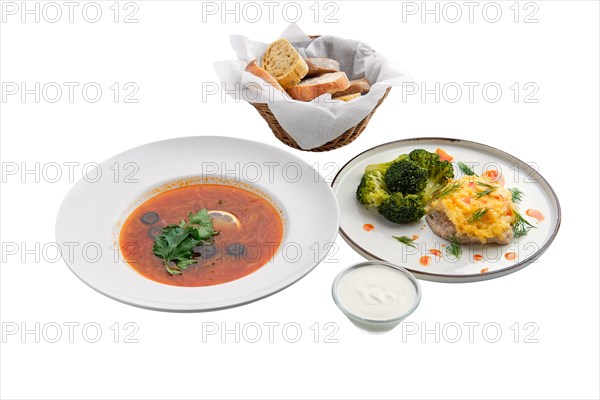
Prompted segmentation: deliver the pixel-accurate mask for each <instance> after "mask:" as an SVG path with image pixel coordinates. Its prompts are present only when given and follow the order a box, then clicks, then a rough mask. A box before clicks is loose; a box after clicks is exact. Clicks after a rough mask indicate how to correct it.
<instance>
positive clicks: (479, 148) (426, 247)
mask: <svg viewBox="0 0 600 400" xmlns="http://www.w3.org/2000/svg"><path fill="white" fill-rule="evenodd" d="M414 149H425V150H428V151H432V152H434V151H436V150H437V149H442V150H444V151H445V152H446V153H448V154H449V155H451V156H452V157H453V163H454V165H455V177H456V178H460V177H461V176H462V173H461V172H460V169H458V168H457V167H456V163H457V162H458V161H462V162H464V163H466V164H467V165H468V166H470V167H472V169H473V171H474V172H475V173H476V174H477V175H481V174H482V173H483V172H484V171H487V170H496V171H498V172H499V173H500V175H501V176H502V177H503V179H504V180H505V187H507V188H513V187H516V188H519V189H520V190H521V191H523V192H524V193H525V197H524V198H523V201H522V203H521V204H519V209H520V210H521V214H522V215H523V216H524V217H525V218H526V219H527V220H528V221H529V222H531V223H532V224H533V225H534V226H535V229H531V230H530V231H529V234H528V235H527V236H525V237H522V238H520V239H513V241H512V242H511V243H510V244H508V245H502V246H500V245H469V246H466V245H463V246H461V247H462V255H461V257H460V258H458V259H457V258H456V257H453V256H452V255H451V254H448V253H447V252H446V247H447V246H448V244H449V242H448V241H447V240H444V239H442V238H440V237H438V236H437V235H435V234H434V233H433V231H432V230H431V229H430V228H429V226H427V223H426V222H425V219H422V220H421V221H418V222H416V223H410V224H395V223H392V222H390V221H387V220H386V219H385V218H383V217H382V216H381V215H379V213H378V212H377V211H376V210H369V209H366V208H365V207H364V206H362V205H361V204H360V203H359V202H358V201H357V200H356V189H357V187H358V185H359V183H360V180H361V177H362V175H363V173H364V170H365V167H366V166H367V165H369V164H375V163H383V162H387V161H391V160H393V159H395V158H396V157H398V156H399V155H400V154H405V153H409V152H410V151H412V150H414ZM332 186H333V190H334V192H335V194H336V197H337V200H338V204H339V206H340V215H341V217H340V233H341V235H342V237H343V238H344V239H345V240H346V242H348V244H349V245H350V246H351V247H352V248H353V249H354V250H356V251H357V252H358V253H359V254H361V255H362V256H363V257H365V258H367V259H373V260H385V261H388V262H391V263H394V264H398V265H401V266H403V267H405V268H406V269H408V270H409V271H410V272H412V273H413V274H414V275H415V276H417V277H418V278H420V279H425V280H430V281H438V282H474V281H482V280H487V279H492V278H498V277H501V276H504V275H507V274H510V273H512V272H515V271H518V270H520V269H522V268H523V267H525V266H527V265H529V264H531V263H533V262H536V261H537V259H538V258H539V257H540V256H541V255H542V254H543V253H544V251H546V249H548V247H549V246H550V244H551V243H552V241H553V240H554V238H555V236H556V234H557V232H558V229H559V226H560V220H561V211H560V204H559V202H558V198H557V197H556V194H555V193H554V190H553V189H552V187H551V186H550V185H549V184H548V182H547V181H546V180H545V179H544V178H543V177H542V175H541V174H540V173H539V172H538V171H537V166H536V165H535V164H528V163H525V162H523V161H521V160H519V159H518V158H516V157H514V156H512V155H510V154H508V153H505V152H503V151H501V150H498V149H496V148H493V147H490V146H487V145H484V144H480V143H476V142H471V141H467V140H459V139H446V138H416V139H405V140H398V141H394V142H390V143H386V144H382V145H379V146H376V147H374V148H372V149H369V150H367V151H365V152H363V153H361V154H359V155H357V156H356V157H354V158H353V159H352V160H350V161H349V162H348V163H347V164H346V165H344V166H343V167H342V169H341V170H340V171H339V172H338V174H337V176H336V177H335V179H334V182H333V184H332ZM528 209H532V210H537V211H539V212H541V213H542V215H543V216H544V219H543V220H542V221H537V220H536V219H534V218H530V217H528V216H526V215H525V212H526V210H528ZM366 224H370V225H373V227H374V229H373V230H370V231H367V230H365V229H364V226H365V225H366ZM393 236H408V237H413V236H414V237H416V238H417V239H416V240H415V242H414V243H415V244H416V247H415V248H412V247H408V246H406V245H404V244H402V243H400V242H399V241H397V240H396V239H394V238H393ZM434 254H439V256H438V255H434ZM509 254H510V256H508V255H509ZM426 256H429V257H430V262H429V264H428V265H422V264H421V257H426ZM512 257H514V259H510V258H512ZM480 258H481V259H480Z"/></svg>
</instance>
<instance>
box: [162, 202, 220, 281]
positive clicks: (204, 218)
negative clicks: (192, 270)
mask: <svg viewBox="0 0 600 400" xmlns="http://www.w3.org/2000/svg"><path fill="white" fill-rule="evenodd" d="M188 220H189V223H186V221H185V220H183V219H182V220H181V222H180V223H179V225H169V226H165V227H164V228H163V229H162V232H161V234H160V235H158V236H156V237H155V238H154V246H153V247H152V252H153V253H154V255H155V256H157V257H160V258H162V259H163V263H164V265H165V269H166V270H167V272H168V273H169V274H171V275H180V274H182V273H183V271H185V270H186V269H187V268H188V266H190V265H192V264H195V263H196V262H197V260H195V259H194V258H193V256H194V247H197V246H199V245H201V244H204V243H210V242H212V240H213V236H215V235H218V234H219V232H216V231H215V230H214V229H213V224H212V219H211V218H210V216H209V215H208V210H207V209H206V208H203V209H202V210H200V211H198V212H197V213H195V214H193V213H190V214H189V215H188Z"/></svg>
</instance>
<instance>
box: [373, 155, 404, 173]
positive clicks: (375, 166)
mask: <svg viewBox="0 0 600 400" xmlns="http://www.w3.org/2000/svg"><path fill="white" fill-rule="evenodd" d="M402 160H408V154H402V155H401V156H400V157H398V158H396V159H395V160H392V161H390V162H386V163H381V164H370V165H367V167H366V168H365V173H367V172H374V171H378V172H381V174H382V175H385V173H386V172H387V170H388V168H389V167H390V166H391V165H392V164H394V163H397V162H398V161H402Z"/></svg>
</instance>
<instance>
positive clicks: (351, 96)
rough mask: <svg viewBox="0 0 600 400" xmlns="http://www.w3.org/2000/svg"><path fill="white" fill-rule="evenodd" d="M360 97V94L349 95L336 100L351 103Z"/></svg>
mask: <svg viewBox="0 0 600 400" xmlns="http://www.w3.org/2000/svg"><path fill="white" fill-rule="evenodd" d="M358 97H360V93H353V94H347V95H345V96H340V97H336V98H335V99H336V100H341V101H350V100H354V99H356V98H358Z"/></svg>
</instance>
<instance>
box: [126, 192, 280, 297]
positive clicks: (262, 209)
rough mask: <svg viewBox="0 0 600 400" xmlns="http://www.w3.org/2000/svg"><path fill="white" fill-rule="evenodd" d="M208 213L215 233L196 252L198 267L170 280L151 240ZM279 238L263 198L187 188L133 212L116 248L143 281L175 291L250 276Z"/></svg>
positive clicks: (273, 211)
mask: <svg viewBox="0 0 600 400" xmlns="http://www.w3.org/2000/svg"><path fill="white" fill-rule="evenodd" d="M202 209H207V210H209V216H210V217H211V220H212V223H213V227H214V230H215V231H218V232H219V233H218V234H217V235H216V236H214V237H213V242H212V243H209V244H203V245H202V246H198V247H196V248H194V255H193V259H195V260H197V262H196V263H194V264H191V265H189V266H187V269H185V270H183V271H182V272H181V273H180V274H175V275H171V274H170V273H169V272H168V271H167V269H166V268H165V264H164V260H163V259H162V258H160V257H157V256H156V255H154V253H153V245H154V237H156V235H159V234H161V232H162V228H163V227H165V226H167V225H174V224H179V223H180V221H181V220H182V219H185V220H187V219H188V215H189V214H190V213H197V212H198V211H200V210H202ZM282 237H283V224H282V221H281V216H280V213H279V212H278V211H277V210H276V209H275V208H274V207H273V206H272V205H271V204H270V203H269V202H268V201H267V200H265V199H264V198H262V197H261V196H259V195H256V194H254V193H251V192H249V191H247V190H244V189H240V188H237V187H233V186H223V185H211V184H202V185H191V186H185V187H181V188H178V189H173V190H169V191H166V192H164V193H161V194H159V195H157V196H155V197H153V198H151V199H149V200H148V201H146V202H145V203H143V204H142V205H140V206H139V207H138V208H136V209H135V211H133V213H131V215H130V216H129V217H128V218H127V220H126V221H125V223H124V224H123V227H122V229H121V233H120V238H119V243H120V248H121V254H122V255H123V257H124V259H125V261H127V263H128V264H129V265H130V266H131V267H132V268H133V269H135V270H136V271H137V272H139V273H140V274H141V275H143V276H144V277H146V278H148V279H151V280H153V281H156V282H160V283H164V284H167V285H174V286H211V285H218V284H221V283H225V282H230V281H233V280H236V279H239V278H242V277H244V276H246V275H248V274H251V273H253V272H254V271H256V270H257V269H259V268H260V267H262V266H264V265H265V264H266V263H267V262H269V260H270V259H271V258H272V257H273V255H274V254H275V252H276V251H277V249H278V248H279V245H280V244H281V241H282Z"/></svg>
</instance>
